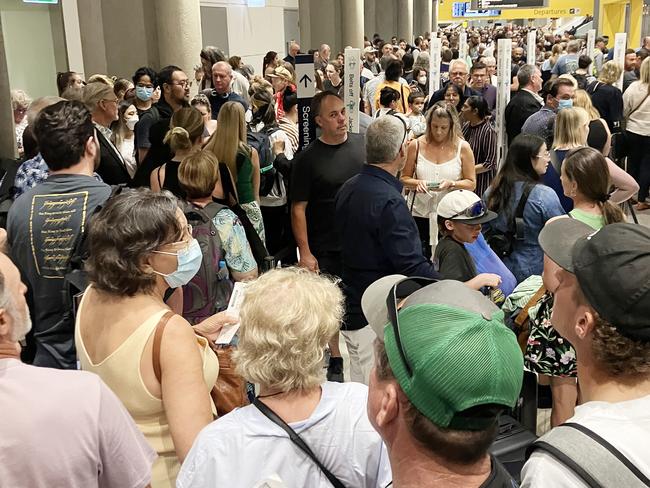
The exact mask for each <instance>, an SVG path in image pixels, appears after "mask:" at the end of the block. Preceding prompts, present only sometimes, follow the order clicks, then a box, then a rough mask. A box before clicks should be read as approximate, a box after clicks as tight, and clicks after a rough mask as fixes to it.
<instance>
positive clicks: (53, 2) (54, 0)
mask: <svg viewBox="0 0 650 488" xmlns="http://www.w3.org/2000/svg"><path fill="white" fill-rule="evenodd" d="M23 3H42V4H45V5H56V4H58V3H59V0H23Z"/></svg>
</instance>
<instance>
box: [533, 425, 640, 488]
mask: <svg viewBox="0 0 650 488" xmlns="http://www.w3.org/2000/svg"><path fill="white" fill-rule="evenodd" d="M536 450H540V451H544V452H546V453H547V454H549V455H550V456H552V457H553V458H555V459H556V460H557V461H559V462H560V463H562V464H563V465H565V466H566V467H567V468H569V469H570V470H571V471H573V472H574V473H575V474H576V476H578V477H580V478H581V479H582V480H583V481H584V483H585V484H586V485H587V486H589V487H590V488H614V487H619V486H625V487H626V488H643V487H648V486H650V479H648V477H647V476H645V475H644V474H643V473H641V471H640V470H639V469H638V468H637V467H636V466H634V464H632V462H630V460H629V459H628V458H626V457H625V456H624V455H623V454H622V453H621V452H620V451H619V450H618V449H616V448H615V447H614V446H612V445H611V444H610V443H609V442H607V441H606V440H605V439H603V438H602V437H600V436H599V435H598V434H596V433H595V432H593V431H591V430H590V429H588V428H587V427H585V426H583V425H579V424H575V423H565V424H562V425H560V426H558V427H555V428H554V429H553V430H551V431H550V432H548V433H547V434H546V435H544V436H543V437H542V438H540V439H538V440H537V441H535V442H534V443H533V444H531V445H530V446H528V448H527V449H526V457H529V456H530V455H531V454H532V453H533V452H534V451H536Z"/></svg>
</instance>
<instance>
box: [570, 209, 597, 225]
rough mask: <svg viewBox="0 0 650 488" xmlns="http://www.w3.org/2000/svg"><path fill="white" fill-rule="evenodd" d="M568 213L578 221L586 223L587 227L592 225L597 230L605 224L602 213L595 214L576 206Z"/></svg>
mask: <svg viewBox="0 0 650 488" xmlns="http://www.w3.org/2000/svg"><path fill="white" fill-rule="evenodd" d="M569 215H571V217H573V218H574V219H576V220H579V221H580V222H583V223H585V224H587V225H588V226H589V227H593V228H594V229H596V230H598V229H600V228H602V227H604V226H605V218H604V217H603V216H602V215H596V214H592V213H589V212H585V211H584V210H580V209H578V208H574V209H573V210H571V211H570V212H569Z"/></svg>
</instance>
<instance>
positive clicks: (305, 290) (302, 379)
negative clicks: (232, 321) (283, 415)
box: [233, 268, 343, 391]
mask: <svg viewBox="0 0 650 488" xmlns="http://www.w3.org/2000/svg"><path fill="white" fill-rule="evenodd" d="M240 317H241V328H240V331H239V346H238V349H237V351H236V352H235V353H234V356H233V359H234V361H235V363H236V369H237V372H238V373H239V374H240V375H241V376H243V377H244V378H246V379H247V380H248V381H250V382H252V383H258V384H260V385H262V386H265V387H267V388H269V389H273V390H280V391H292V390H307V389H310V388H313V387H315V386H318V385H320V384H322V383H323V382H324V381H325V373H324V369H323V355H324V349H325V345H326V344H327V342H328V341H329V340H330V339H331V338H332V337H333V336H334V334H335V333H336V332H337V331H338V330H339V326H340V324H341V319H342V317H343V294H342V293H341V290H340V289H339V287H338V286H337V285H336V283H335V282H334V281H333V280H332V279H331V278H328V277H326V276H324V275H318V274H315V273H311V272H309V271H307V270H305V269H301V268H283V269H274V270H271V271H269V272H267V273H264V274H263V275H262V276H260V277H259V278H258V279H257V280H255V281H253V282H250V283H249V284H248V286H247V288H246V298H245V299H244V303H243V304H242V308H241V313H240Z"/></svg>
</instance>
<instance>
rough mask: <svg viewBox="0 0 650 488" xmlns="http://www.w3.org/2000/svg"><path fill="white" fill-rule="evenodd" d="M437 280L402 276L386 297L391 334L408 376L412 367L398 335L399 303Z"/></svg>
mask: <svg viewBox="0 0 650 488" xmlns="http://www.w3.org/2000/svg"><path fill="white" fill-rule="evenodd" d="M436 281H437V280H434V279H431V278H423V277H420V276H415V277H413V278H404V279H402V280H400V281H398V282H397V283H395V284H394V285H393V287H392V288H391V290H390V293H389V294H388V297H386V306H387V308H388V318H389V319H390V323H391V325H392V327H393V335H394V336H395V343H396V344H397V350H398V351H399V355H400V357H401V358H402V363H403V364H404V367H405V368H406V372H407V373H408V375H409V376H413V369H412V367H411V363H410V362H409V360H408V358H407V356H406V352H405V351H404V345H403V344H402V338H401V336H400V325H399V314H398V313H397V312H398V311H399V308H400V307H399V304H400V302H401V301H402V300H403V299H405V298H407V297H408V296H410V295H411V294H413V293H414V292H416V291H417V290H419V289H420V288H424V287H425V286H427V285H430V284H431V283H435V282H436Z"/></svg>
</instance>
